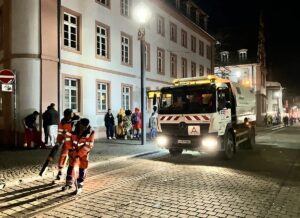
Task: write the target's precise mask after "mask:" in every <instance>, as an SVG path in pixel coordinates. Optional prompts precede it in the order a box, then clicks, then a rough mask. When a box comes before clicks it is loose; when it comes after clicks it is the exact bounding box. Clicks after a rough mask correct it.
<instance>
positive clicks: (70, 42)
mask: <svg viewBox="0 0 300 218" xmlns="http://www.w3.org/2000/svg"><path fill="white" fill-rule="evenodd" d="M63 26H64V34H63V38H64V40H63V43H64V44H63V45H64V47H65V48H68V49H71V50H75V51H79V50H80V44H79V42H80V39H79V35H80V34H79V28H80V16H78V15H75V14H71V13H69V12H64V23H63Z"/></svg>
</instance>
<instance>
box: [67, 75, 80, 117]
mask: <svg viewBox="0 0 300 218" xmlns="http://www.w3.org/2000/svg"><path fill="white" fill-rule="evenodd" d="M79 85H80V84H79V79H73V78H65V87H64V88H65V90H64V91H65V93H64V95H65V96H64V108H65V109H67V108H71V109H72V110H73V111H75V112H79V110H80V107H79Z"/></svg>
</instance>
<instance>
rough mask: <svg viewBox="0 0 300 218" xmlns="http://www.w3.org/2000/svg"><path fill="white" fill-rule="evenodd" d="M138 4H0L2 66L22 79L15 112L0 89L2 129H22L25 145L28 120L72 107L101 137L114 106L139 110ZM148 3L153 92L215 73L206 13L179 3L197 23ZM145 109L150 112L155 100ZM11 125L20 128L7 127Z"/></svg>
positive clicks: (47, 0) (121, 0) (94, 0)
mask: <svg viewBox="0 0 300 218" xmlns="http://www.w3.org/2000/svg"><path fill="white" fill-rule="evenodd" d="M139 2H140V1H138V0H85V1H82V0H72V1H68V0H62V1H61V7H58V6H57V1H53V0H41V1H39V0H26V1H23V0H11V1H10V0H0V16H1V17H2V18H3V22H1V21H0V30H1V28H2V29H5V30H8V31H5V33H4V34H1V33H0V39H3V41H4V42H5V43H0V69H4V68H5V69H13V70H15V72H16V78H17V80H16V81H17V83H16V90H17V93H16V111H15V113H14V110H13V105H14V104H13V101H14V100H13V96H12V95H11V94H7V93H2V92H0V98H1V101H0V104H1V106H0V108H1V110H0V131H2V132H11V131H12V130H13V131H15V132H16V131H17V132H18V134H17V135H18V137H19V139H20V140H21V138H22V128H21V120H22V118H24V117H25V116H26V115H28V114H29V113H32V112H33V111H34V110H37V111H40V112H43V111H44V110H45V109H46V107H47V106H48V105H49V104H50V103H52V102H54V103H56V105H57V106H58V108H59V111H60V114H62V111H63V110H64V109H66V108H72V109H73V110H74V111H76V112H77V113H78V114H79V115H80V116H82V117H86V118H89V119H90V121H91V125H92V126H93V127H95V129H96V132H97V137H103V136H104V132H105V131H104V130H105V128H104V115H105V113H106V112H107V110H108V108H111V109H112V112H113V113H114V114H115V115H116V114H117V112H118V111H119V109H120V108H121V107H123V108H124V109H131V110H134V108H135V107H140V99H141V96H140V92H141V91H140V43H139V40H138V34H137V33H138V28H139V26H138V24H137V23H136V22H135V21H134V20H133V16H132V13H133V8H134V6H135V5H136V4H138V3H139ZM146 2H147V4H148V6H149V7H150V9H151V11H152V17H151V20H150V21H149V23H148V24H147V25H146V37H145V41H146V49H145V50H146V52H145V54H144V55H145V60H146V64H145V68H146V69H145V70H146V87H147V89H157V88H160V87H162V86H165V85H170V84H171V82H172V80H173V79H175V78H181V77H191V76H200V75H207V74H210V73H211V71H212V69H213V66H214V63H213V61H212V60H213V55H214V54H213V51H214V44H215V40H214V38H213V37H211V36H210V35H209V34H208V33H207V32H206V31H205V30H204V29H203V28H201V27H200V26H199V25H197V22H199V23H200V18H201V19H202V18H203V17H204V18H205V19H204V21H205V22H207V15H206V14H205V13H204V12H203V11H202V10H201V9H199V8H197V7H196V6H195V4H192V3H191V2H190V1H181V2H180V1H178V0H177V1H174V6H176V5H177V7H180V5H182V4H185V5H186V7H185V8H186V10H187V11H186V14H187V15H189V13H194V14H195V16H196V18H197V19H196V20H197V22H196V23H195V22H192V21H191V20H190V19H189V18H188V16H187V15H183V14H182V13H181V12H180V10H179V8H177V9H176V8H173V7H172V6H171V5H170V4H167V3H165V2H164V1H159V0H151V1H146ZM169 2H170V1H169ZM178 2H179V3H180V4H179V5H178ZM60 10H61V13H60V15H61V16H60V17H61V22H60V26H61V28H59V25H58V23H59V22H58V14H59V11H60ZM59 32H61V34H59ZM59 35H60V37H58V36H59ZM59 42H60V43H61V46H60V47H59ZM145 97H146V96H145ZM147 106H148V108H147V109H148V112H149V113H150V112H151V108H152V106H151V103H150V101H149V102H148V104H147ZM14 115H16V120H15V121H13V122H12V120H13V119H12V117H14ZM7 122H12V123H14V124H13V125H11V126H10V127H9V128H8V127H7V126H6V123H7ZM0 143H1V142H0ZM2 143H8V142H2Z"/></svg>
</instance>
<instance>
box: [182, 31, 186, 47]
mask: <svg viewBox="0 0 300 218" xmlns="http://www.w3.org/2000/svg"><path fill="white" fill-rule="evenodd" d="M181 45H182V46H183V47H185V48H187V32H186V31H185V30H181Z"/></svg>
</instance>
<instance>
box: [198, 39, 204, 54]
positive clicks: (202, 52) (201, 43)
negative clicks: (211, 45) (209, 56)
mask: <svg viewBox="0 0 300 218" xmlns="http://www.w3.org/2000/svg"><path fill="white" fill-rule="evenodd" d="M199 55H201V56H204V43H203V42H202V41H201V40H199Z"/></svg>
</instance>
